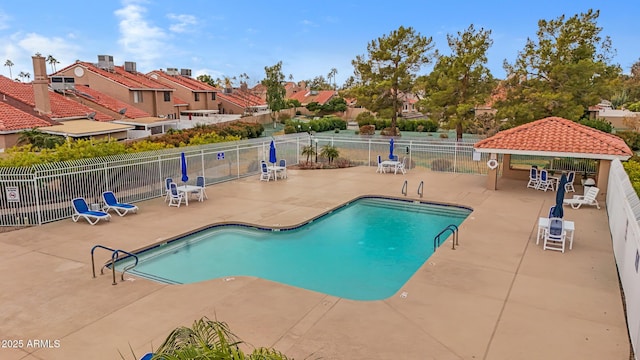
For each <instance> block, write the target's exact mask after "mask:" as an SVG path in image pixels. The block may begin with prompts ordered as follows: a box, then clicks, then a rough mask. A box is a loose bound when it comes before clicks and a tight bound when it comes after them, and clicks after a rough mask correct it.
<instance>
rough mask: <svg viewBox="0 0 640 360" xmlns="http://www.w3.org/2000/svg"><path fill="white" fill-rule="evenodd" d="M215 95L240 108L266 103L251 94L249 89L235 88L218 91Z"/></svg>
mask: <svg viewBox="0 0 640 360" xmlns="http://www.w3.org/2000/svg"><path fill="white" fill-rule="evenodd" d="M217 96H218V99H220V100H225V101H228V102H230V103H232V104H235V105H237V106H239V107H241V108H245V107H250V106H264V105H267V103H266V102H265V101H264V100H262V98H260V97H259V96H256V95H253V94H252V93H250V92H249V91H242V90H235V91H234V92H232V93H225V92H219V93H218V95H217Z"/></svg>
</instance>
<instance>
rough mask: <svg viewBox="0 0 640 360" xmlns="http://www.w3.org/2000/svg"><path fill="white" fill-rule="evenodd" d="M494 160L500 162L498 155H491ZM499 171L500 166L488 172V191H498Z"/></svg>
mask: <svg viewBox="0 0 640 360" xmlns="http://www.w3.org/2000/svg"><path fill="white" fill-rule="evenodd" d="M490 158H491V159H493V160H496V161H497V160H498V154H491V156H490ZM498 169H500V164H499V163H498V166H497V167H496V168H495V169H492V168H489V171H488V172H487V189H488V190H497V189H498Z"/></svg>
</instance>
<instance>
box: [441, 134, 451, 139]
mask: <svg viewBox="0 0 640 360" xmlns="http://www.w3.org/2000/svg"><path fill="white" fill-rule="evenodd" d="M448 138H449V134H447V133H440V139H448Z"/></svg>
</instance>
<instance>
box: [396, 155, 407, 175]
mask: <svg viewBox="0 0 640 360" xmlns="http://www.w3.org/2000/svg"><path fill="white" fill-rule="evenodd" d="M398 171H400V172H402V173H403V174H406V173H407V157H406V156H405V157H403V158H402V162H401V163H400V164H398V165H396V171H395V174H397V173H398Z"/></svg>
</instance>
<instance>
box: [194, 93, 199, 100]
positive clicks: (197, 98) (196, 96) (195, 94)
mask: <svg viewBox="0 0 640 360" xmlns="http://www.w3.org/2000/svg"><path fill="white" fill-rule="evenodd" d="M193 100H195V101H200V93H193Z"/></svg>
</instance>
